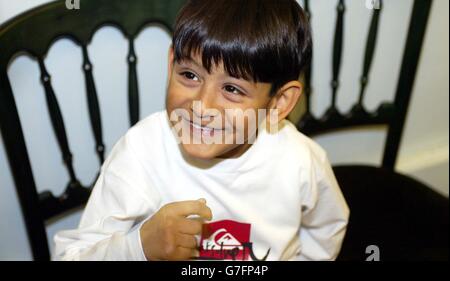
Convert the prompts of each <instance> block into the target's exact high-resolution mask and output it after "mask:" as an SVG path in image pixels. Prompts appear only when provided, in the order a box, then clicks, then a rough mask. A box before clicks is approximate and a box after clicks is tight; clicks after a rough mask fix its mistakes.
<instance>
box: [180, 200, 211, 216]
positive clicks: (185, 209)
mask: <svg viewBox="0 0 450 281" xmlns="http://www.w3.org/2000/svg"><path fill="white" fill-rule="evenodd" d="M204 202H206V200H204V199H203V200H191V201H181V202H175V203H173V205H172V206H173V211H174V213H175V214H176V215H179V216H183V217H187V216H190V215H198V216H200V217H201V218H204V219H206V220H211V219H212V212H211V209H210V208H209V207H208V206H206V205H205V203H204Z"/></svg>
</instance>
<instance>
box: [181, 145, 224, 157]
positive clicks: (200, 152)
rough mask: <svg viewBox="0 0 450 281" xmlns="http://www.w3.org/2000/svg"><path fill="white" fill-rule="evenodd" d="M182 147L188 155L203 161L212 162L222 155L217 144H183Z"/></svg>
mask: <svg viewBox="0 0 450 281" xmlns="http://www.w3.org/2000/svg"><path fill="white" fill-rule="evenodd" d="M181 146H182V148H183V150H184V152H185V153H186V154H187V155H189V156H190V157H193V158H198V159H202V160H211V159H214V158H217V157H220V155H221V154H222V153H221V149H220V148H219V147H217V146H218V145H217V144H182V145H181Z"/></svg>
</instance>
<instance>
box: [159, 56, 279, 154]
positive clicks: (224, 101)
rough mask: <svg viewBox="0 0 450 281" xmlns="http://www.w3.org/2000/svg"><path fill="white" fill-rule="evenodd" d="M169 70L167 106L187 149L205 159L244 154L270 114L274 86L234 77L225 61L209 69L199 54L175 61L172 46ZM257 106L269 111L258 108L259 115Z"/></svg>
mask: <svg viewBox="0 0 450 281" xmlns="http://www.w3.org/2000/svg"><path fill="white" fill-rule="evenodd" d="M168 70H169V75H168V88H167V99H166V109H167V113H168V115H169V118H170V120H171V125H172V128H175V131H177V132H178V136H179V137H180V138H181V145H182V148H183V150H184V151H185V152H186V153H187V154H189V155H190V156H192V157H196V158H201V159H212V158H216V157H219V158H235V157H239V156H240V155H241V154H243V153H244V152H245V151H246V150H247V149H248V148H249V147H250V145H251V144H249V143H248V140H249V138H253V137H254V136H255V134H256V130H257V127H258V125H259V124H260V122H261V121H263V120H262V119H264V118H265V117H266V116H269V110H268V109H269V106H270V105H271V100H272V99H271V98H270V97H269V92H270V89H271V84H270V83H259V82H257V83H255V82H253V81H247V80H244V79H236V78H234V77H231V76H229V75H228V74H227V73H226V72H225V70H224V68H223V65H222V63H220V64H219V65H217V66H215V65H214V64H213V66H212V71H211V73H208V71H207V70H206V69H205V68H203V66H202V63H201V56H199V55H197V56H193V57H192V60H189V61H180V62H173V49H172V48H170V49H169V67H168ZM258 109H266V110H267V111H266V112H267V114H265V115H262V114H263V113H264V111H260V115H259V116H258ZM251 112H253V114H250V113H251ZM261 112H263V113H261ZM242 113H243V114H242ZM191 121H192V123H193V124H192V123H191ZM241 121H242V122H241ZM201 125H203V127H200V126H201ZM186 134H187V135H186ZM194 138H195V139H194ZM211 140H214V141H211ZM230 140H232V141H230ZM242 140H243V141H242Z"/></svg>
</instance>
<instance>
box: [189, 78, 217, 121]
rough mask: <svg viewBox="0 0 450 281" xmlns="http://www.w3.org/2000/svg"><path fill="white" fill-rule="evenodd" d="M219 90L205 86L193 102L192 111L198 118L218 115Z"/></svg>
mask: <svg viewBox="0 0 450 281" xmlns="http://www.w3.org/2000/svg"><path fill="white" fill-rule="evenodd" d="M217 96H218V93H217V90H215V88H214V87H212V86H206V85H204V86H203V87H202V88H201V89H200V91H199V92H198V94H197V95H196V97H195V98H194V99H193V100H192V102H191V110H192V111H193V113H194V114H195V115H197V117H200V118H208V117H214V116H215V115H217V110H218V108H217V102H216V101H217Z"/></svg>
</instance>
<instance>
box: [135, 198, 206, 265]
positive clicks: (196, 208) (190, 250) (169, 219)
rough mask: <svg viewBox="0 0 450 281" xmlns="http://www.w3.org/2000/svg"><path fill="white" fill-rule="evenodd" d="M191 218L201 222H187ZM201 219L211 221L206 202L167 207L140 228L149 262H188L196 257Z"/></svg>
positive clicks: (192, 202)
mask: <svg viewBox="0 0 450 281" xmlns="http://www.w3.org/2000/svg"><path fill="white" fill-rule="evenodd" d="M190 215H198V216H199V218H200V220H198V219H189V218H187V217H188V216H190ZM201 219H206V220H211V219H212V213H211V209H210V208H208V206H206V200H205V199H199V200H191V201H181V202H174V203H169V204H167V205H164V206H163V207H162V208H161V209H159V211H158V212H156V213H155V214H154V215H153V216H152V217H151V218H150V219H149V220H147V221H146V222H145V223H144V224H143V225H142V227H141V231H140V235H141V242H142V248H143V249H144V253H145V256H146V258H147V260H187V259H190V258H192V257H194V256H196V255H197V252H198V246H197V241H196V239H195V235H196V234H200V233H201V231H202V221H201Z"/></svg>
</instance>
